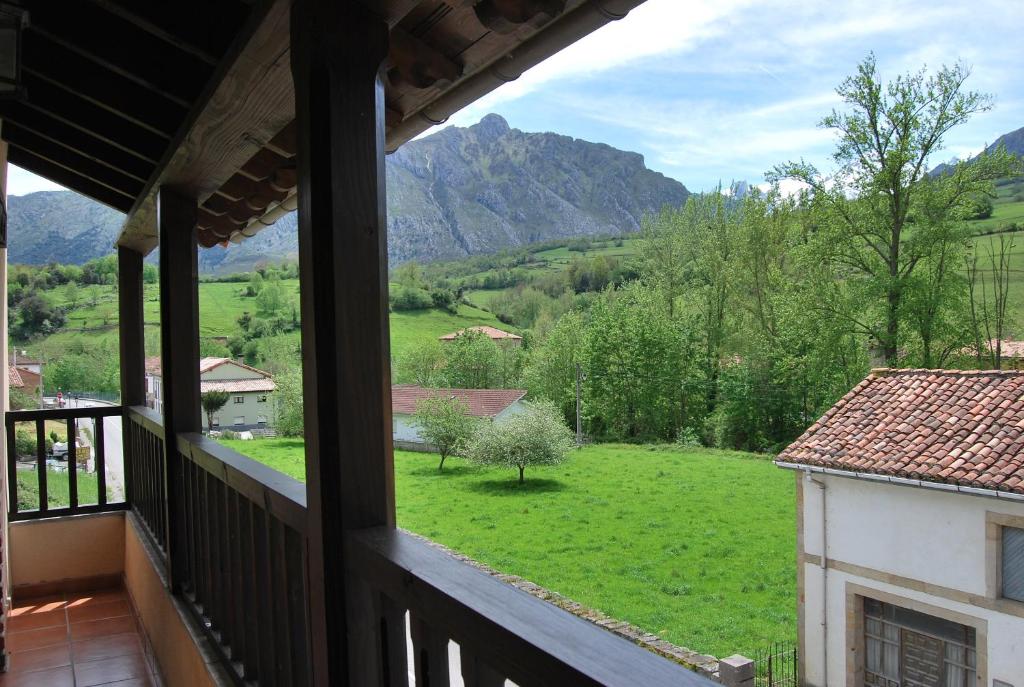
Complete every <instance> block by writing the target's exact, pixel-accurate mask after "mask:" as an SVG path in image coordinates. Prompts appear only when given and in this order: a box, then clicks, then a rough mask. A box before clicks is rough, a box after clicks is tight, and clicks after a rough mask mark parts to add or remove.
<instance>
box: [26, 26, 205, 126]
mask: <svg viewBox="0 0 1024 687" xmlns="http://www.w3.org/2000/svg"><path fill="white" fill-rule="evenodd" d="M27 34H31V35H32V36H35V37H39V38H43V39H45V40H46V42H47V43H48V44H50V45H57V46H61V47H63V48H66V49H67V51H68V52H73V53H75V54H76V55H78V56H79V57H82V58H85V59H87V60H89V61H91V62H93V63H95V64H96V65H98V66H100V67H102V68H103V69H104V70H106V71H108V72H110V73H112V74H116V75H118V76H120V77H122V78H123V79H126V80H128V81H132V82H134V83H135V84H137V85H139V86H141V87H143V88H145V89H146V90H148V91H152V92H153V93H156V94H158V95H160V96H161V97H163V98H166V99H167V100H169V101H171V102H172V103H175V104H176V105H178V106H179V107H185V108H187V107H188V106H189V99H188V97H187V96H184V95H182V94H181V93H177V92H175V91H174V90H172V89H168V88H167V86H166V85H164V84H162V83H157V82H155V81H153V79H152V78H151V77H149V76H143V75H142V74H140V73H139V72H140V71H141V70H140V69H139V68H138V65H135V66H124V65H121V64H117V63H115V62H112V61H111V60H110V59H108V58H105V57H101V56H100V55H97V54H96V53H94V52H92V51H90V50H88V49H86V48H83V47H82V46H80V45H77V44H75V43H72V42H70V41H68V40H65V39H64V38H61V37H60V36H57V35H55V34H52V33H50V32H49V31H46V30H44V29H41V28H40V27H38V26H33V27H32V29H31V30H30V31H28V32H27Z"/></svg>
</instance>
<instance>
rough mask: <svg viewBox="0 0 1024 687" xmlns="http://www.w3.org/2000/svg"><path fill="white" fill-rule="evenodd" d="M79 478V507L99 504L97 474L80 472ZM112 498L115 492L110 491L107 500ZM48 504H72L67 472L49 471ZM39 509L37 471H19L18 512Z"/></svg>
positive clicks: (47, 472)
mask: <svg viewBox="0 0 1024 687" xmlns="http://www.w3.org/2000/svg"><path fill="white" fill-rule="evenodd" d="M77 478H78V479H77V482H78V503H79V505H86V504H90V503H98V502H99V499H98V497H97V494H99V483H98V482H97V479H96V473H95V472H81V471H79V473H78V475H77ZM112 498H113V492H111V491H110V490H109V489H108V490H107V499H108V500H110V499H112ZM46 502H47V506H48V507H49V508H67V507H68V506H69V505H70V504H71V496H70V492H69V491H68V473H67V471H65V470H61V471H57V470H50V469H47V471H46ZM38 508H39V480H38V478H37V471H36V470H18V510H36V509H38Z"/></svg>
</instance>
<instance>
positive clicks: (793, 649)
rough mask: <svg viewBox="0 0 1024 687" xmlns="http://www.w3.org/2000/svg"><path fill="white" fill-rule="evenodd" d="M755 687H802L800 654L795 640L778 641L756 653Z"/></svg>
mask: <svg viewBox="0 0 1024 687" xmlns="http://www.w3.org/2000/svg"><path fill="white" fill-rule="evenodd" d="M754 665H755V672H754V687H800V655H799V652H798V651H797V646H796V644H794V643H793V642H776V643H773V644H770V645H768V646H766V647H764V648H763V649H761V650H759V651H757V652H755V653H754Z"/></svg>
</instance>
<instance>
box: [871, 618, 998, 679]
mask: <svg viewBox="0 0 1024 687" xmlns="http://www.w3.org/2000/svg"><path fill="white" fill-rule="evenodd" d="M975 644H976V637H975V630H974V628H973V627H968V626H966V625H961V624H959V623H955V622H953V621H951V620H944V619H942V618H936V617H934V616H930V615H926V614H924V613H919V612H918V611H912V610H909V609H906V608H901V607H899V606H894V605H893V604H887V603H882V602H881V601H875V600H874V599H867V598H866V599H864V650H865V651H864V653H865V656H864V685H865V687H905V686H907V685H942V686H943V687H970V686H971V685H974V684H975V682H976V681H977V665H978V664H977V660H978V658H977V654H976V650H975Z"/></svg>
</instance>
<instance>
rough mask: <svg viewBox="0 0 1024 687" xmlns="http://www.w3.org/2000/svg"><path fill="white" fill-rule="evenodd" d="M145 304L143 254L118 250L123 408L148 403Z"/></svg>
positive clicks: (128, 250)
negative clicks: (143, 295)
mask: <svg viewBox="0 0 1024 687" xmlns="http://www.w3.org/2000/svg"><path fill="white" fill-rule="evenodd" d="M142 302H143V301H142V254H141V253H139V252H138V251H134V250H132V249H131V248H118V249H117V308H118V317H119V319H118V322H119V324H118V329H119V334H120V346H121V405H123V406H141V405H145V403H146V335H145V330H144V327H145V323H144V321H143V313H142ZM125 436H127V434H126V435H125Z"/></svg>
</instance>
